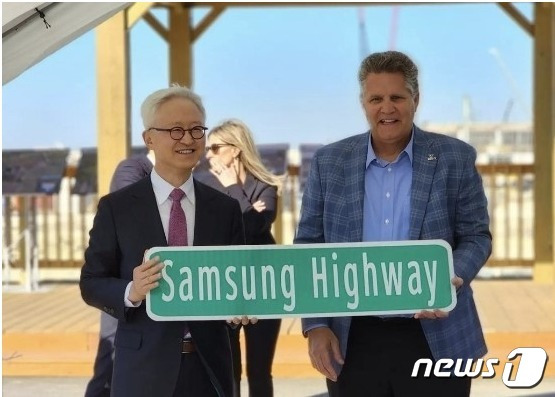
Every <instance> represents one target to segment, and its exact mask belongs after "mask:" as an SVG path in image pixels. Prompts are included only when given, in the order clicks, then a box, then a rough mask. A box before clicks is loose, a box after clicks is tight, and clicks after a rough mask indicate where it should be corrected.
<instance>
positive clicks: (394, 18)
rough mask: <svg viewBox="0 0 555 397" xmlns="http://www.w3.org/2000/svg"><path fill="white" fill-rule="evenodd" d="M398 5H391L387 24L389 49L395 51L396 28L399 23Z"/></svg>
mask: <svg viewBox="0 0 555 397" xmlns="http://www.w3.org/2000/svg"><path fill="white" fill-rule="evenodd" d="M400 8H401V7H400V6H397V5H395V6H393V9H392V10H391V24H390V25H389V50H390V51H395V47H396V46H397V30H398V23H399V10H400Z"/></svg>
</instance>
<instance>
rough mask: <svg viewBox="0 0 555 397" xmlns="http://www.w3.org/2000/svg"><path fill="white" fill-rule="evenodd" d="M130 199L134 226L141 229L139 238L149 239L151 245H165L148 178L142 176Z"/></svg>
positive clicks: (162, 228)
mask: <svg viewBox="0 0 555 397" xmlns="http://www.w3.org/2000/svg"><path fill="white" fill-rule="evenodd" d="M131 200H132V202H131V203H130V205H131V207H132V208H133V213H134V218H135V220H136V224H135V225H134V227H136V228H137V230H140V231H141V238H144V239H145V240H146V241H149V242H150V244H151V245H152V246H153V247H165V246H167V245H168V243H167V241H166V235H165V234H164V227H163V226H162V221H161V219H160V211H158V205H157V204H156V197H155V195H154V190H153V189H152V182H151V180H150V178H144V179H143V180H141V181H140V182H139V183H138V186H137V189H134V191H133V193H132V196H131Z"/></svg>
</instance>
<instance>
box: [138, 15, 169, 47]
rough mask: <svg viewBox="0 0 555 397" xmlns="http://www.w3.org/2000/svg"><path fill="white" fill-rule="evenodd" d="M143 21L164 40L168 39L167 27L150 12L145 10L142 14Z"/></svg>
mask: <svg viewBox="0 0 555 397" xmlns="http://www.w3.org/2000/svg"><path fill="white" fill-rule="evenodd" d="M143 19H144V20H145V22H146V23H147V24H148V25H149V26H150V27H151V28H152V29H153V30H154V31H155V32H156V33H158V34H159V35H160V37H162V38H163V39H164V40H166V42H167V41H169V34H168V29H166V28H165V27H164V26H162V24H161V23H160V22H159V21H158V19H156V17H155V16H154V15H152V13H151V12H147V13H145V14H144V15H143Z"/></svg>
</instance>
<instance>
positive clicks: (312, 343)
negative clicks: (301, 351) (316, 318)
mask: <svg viewBox="0 0 555 397" xmlns="http://www.w3.org/2000/svg"><path fill="white" fill-rule="evenodd" d="M307 335H308V354H309V356H310V362H311V363H312V366H313V367H314V368H315V369H316V370H317V371H318V372H320V373H321V374H322V375H324V376H325V377H326V378H328V379H330V380H332V381H334V382H336V381H337V373H336V372H335V369H334V368H333V363H332V360H335V361H336V362H338V363H339V364H343V363H344V360H343V356H342V355H341V349H339V341H338V340H337V337H336V336H335V334H334V333H333V332H332V330H331V329H329V328H328V327H319V328H314V329H311V330H310V331H308V332H307Z"/></svg>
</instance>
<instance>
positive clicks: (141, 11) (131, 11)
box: [127, 2, 154, 29]
mask: <svg viewBox="0 0 555 397" xmlns="http://www.w3.org/2000/svg"><path fill="white" fill-rule="evenodd" d="M153 5H154V2H152V3H147V2H145V3H133V5H132V6H131V7H129V8H128V9H127V29H131V28H132V27H133V25H135V24H136V23H137V22H138V21H139V20H140V19H141V18H142V17H143V16H144V15H145V14H146V13H147V12H148V10H150V8H151V7H152V6H153Z"/></svg>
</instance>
